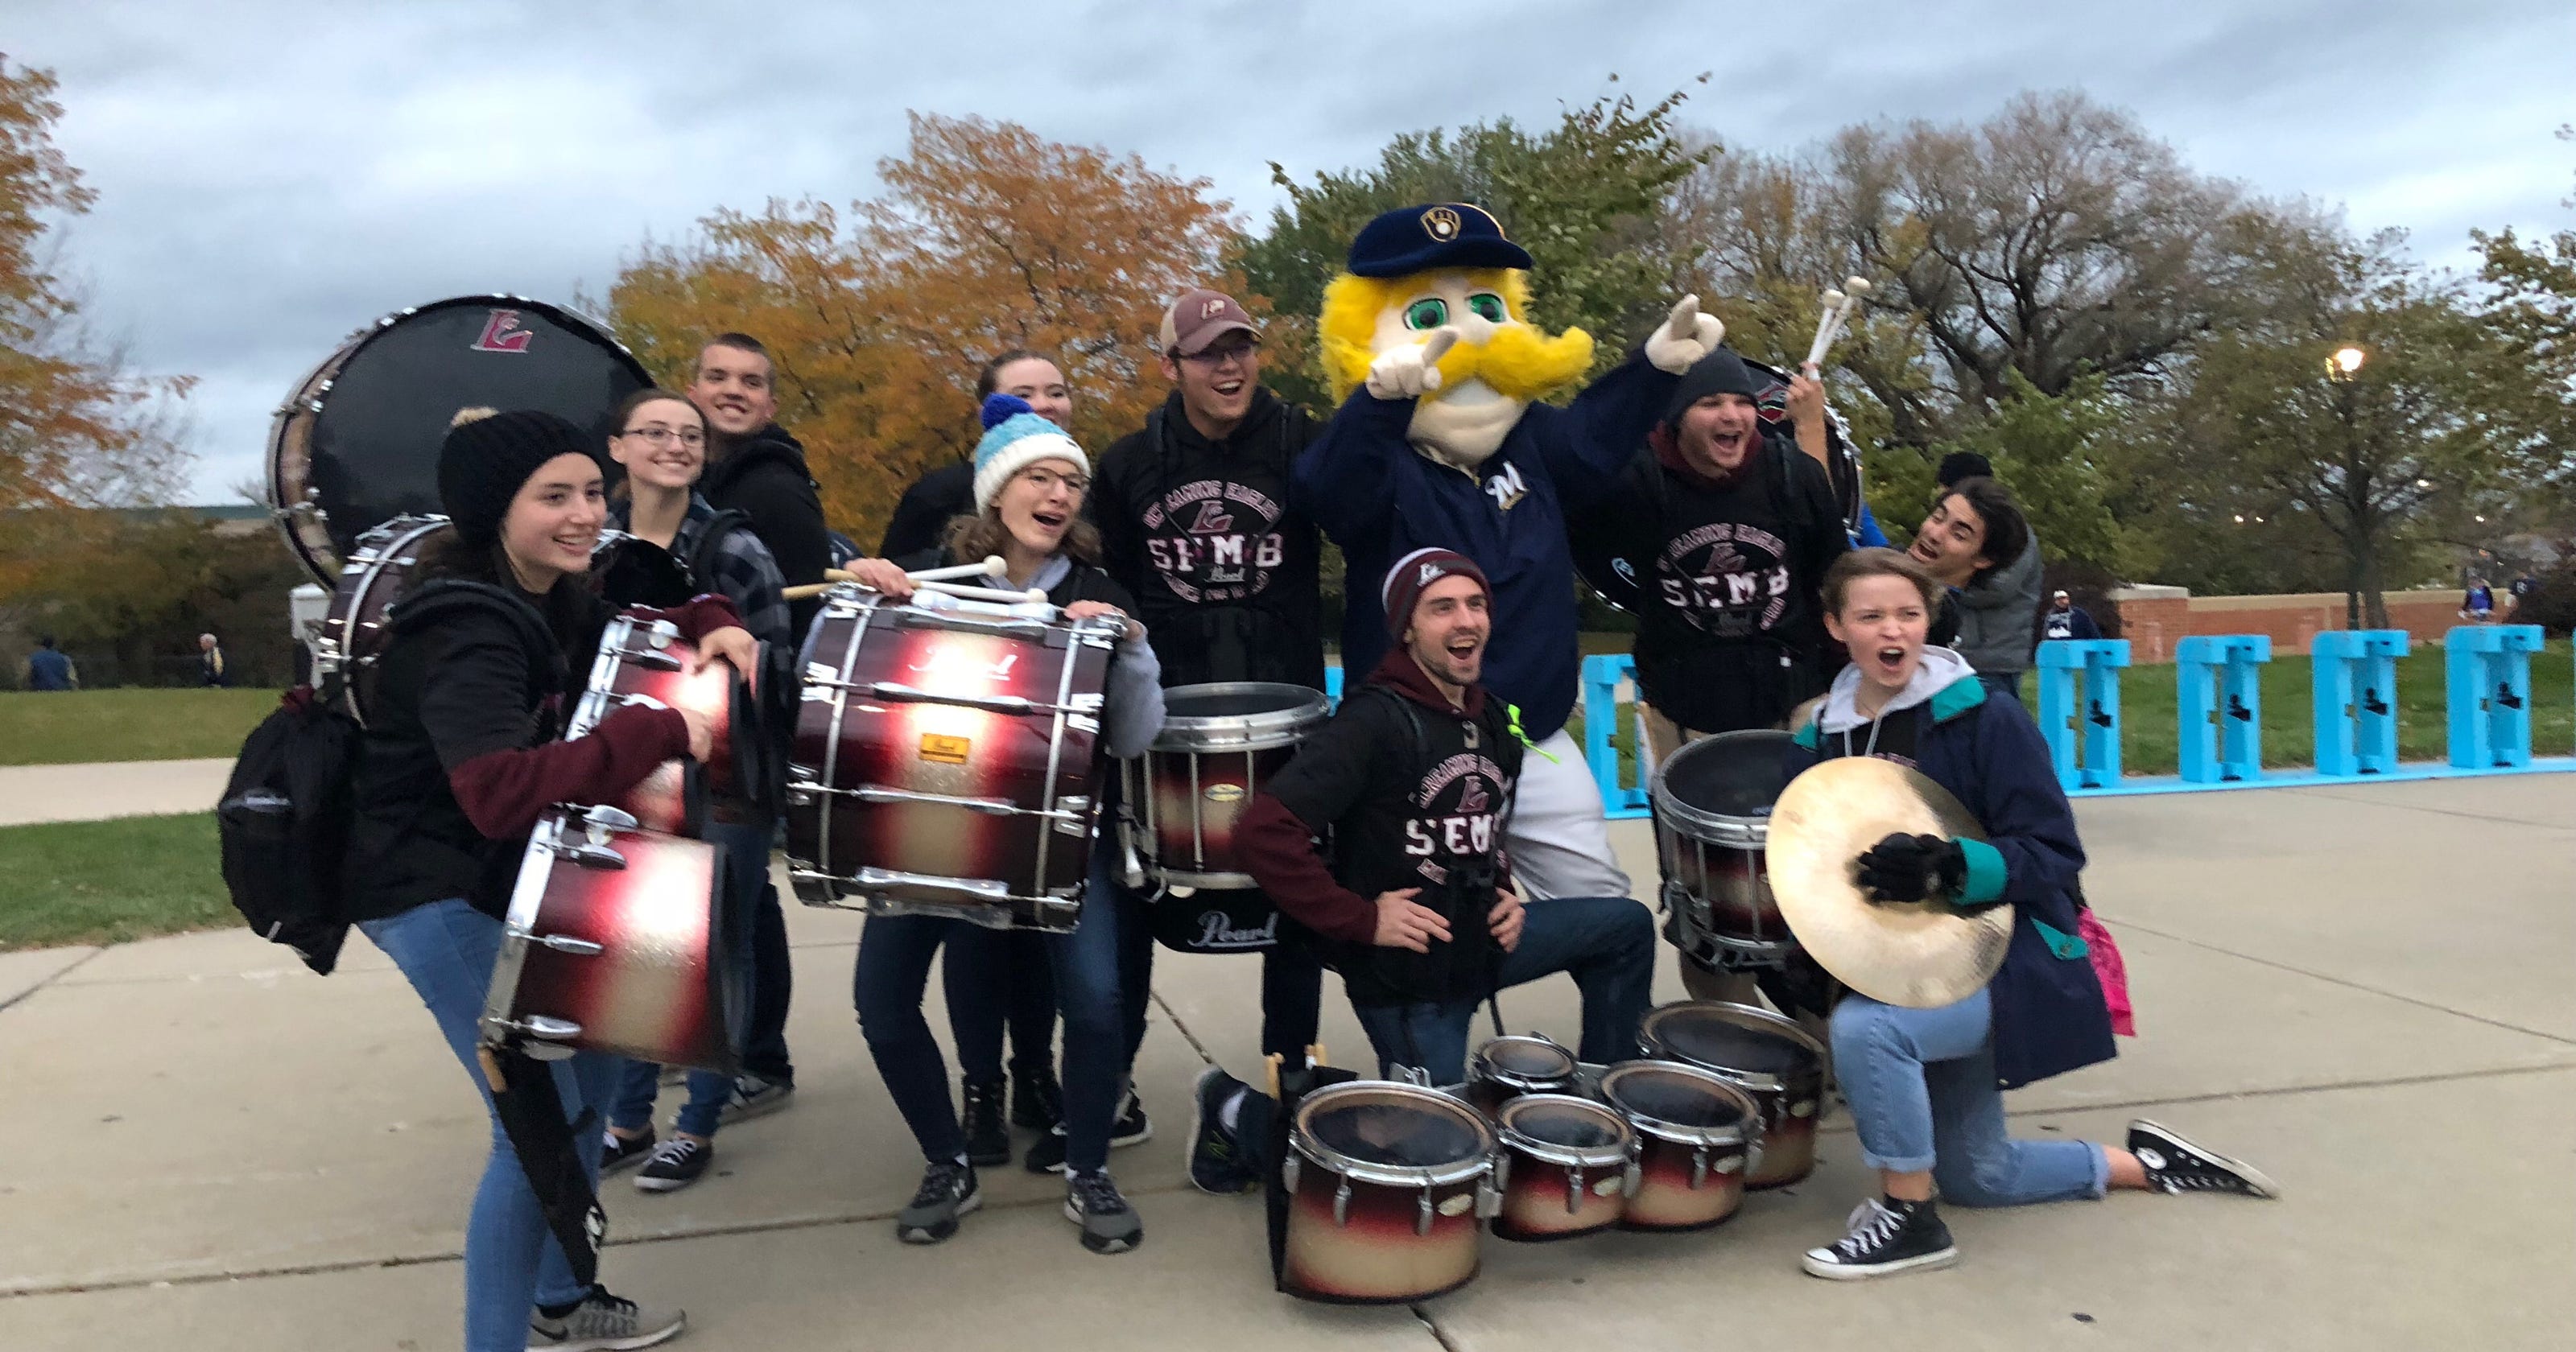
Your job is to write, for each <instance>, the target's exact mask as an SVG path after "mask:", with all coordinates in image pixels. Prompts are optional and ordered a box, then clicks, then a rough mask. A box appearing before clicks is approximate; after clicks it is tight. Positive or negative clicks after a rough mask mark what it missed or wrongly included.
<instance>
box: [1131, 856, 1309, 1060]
mask: <svg viewBox="0 0 2576 1352" xmlns="http://www.w3.org/2000/svg"><path fill="white" fill-rule="evenodd" d="M1112 886H1113V887H1114V889H1115V890H1116V892H1117V894H1118V907H1119V912H1118V990H1119V993H1120V994H1121V995H1122V996H1124V997H1125V1007H1124V1008H1122V1009H1121V1010H1120V1011H1119V1018H1120V1019H1121V1021H1122V1022H1123V1024H1124V1026H1125V1030H1126V1035H1127V1064H1128V1066H1129V1068H1130V1069H1131V1070H1132V1069H1133V1068H1134V1066H1135V1064H1136V1051H1137V1049H1138V1048H1140V1047H1142V1046H1144V1045H1145V1012H1146V1009H1147V1007H1148V1006H1149V1005H1151V1004H1152V1003H1153V999H1154V950H1155V949H1156V948H1158V947H1160V945H1158V944H1156V943H1155V941H1154V915H1153V908H1154V907H1156V906H1177V905H1180V904H1181V903H1179V902H1177V901H1171V900H1168V899H1167V900H1164V901H1159V902H1158V901H1155V900H1154V899H1153V898H1152V897H1151V896H1149V895H1148V894H1146V893H1144V892H1139V891H1137V890H1135V889H1133V888H1131V887H1129V886H1127V885H1126V884H1125V883H1123V882H1113V884H1112ZM1323 1010H1324V965H1323V963H1321V962H1320V961H1318V960H1317V959H1316V957H1315V954H1314V951H1313V950H1312V949H1309V948H1307V947H1306V946H1305V945H1303V944H1300V943H1296V942H1293V941H1291V942H1286V943H1279V944H1274V945H1272V946H1270V947H1268V948H1265V949H1263V950H1261V1054H1262V1055H1264V1056H1268V1055H1270V1054H1271V1053H1273V1052H1276V1053H1278V1054H1279V1055H1281V1056H1287V1057H1295V1056H1300V1055H1303V1054H1304V1052H1305V1050H1306V1048H1307V1047H1309V1046H1311V1045H1313V1043H1314V1041H1315V1038H1316V1035H1317V1026H1318V1024H1320V1023H1321V1021H1322V1018H1323Z"/></svg>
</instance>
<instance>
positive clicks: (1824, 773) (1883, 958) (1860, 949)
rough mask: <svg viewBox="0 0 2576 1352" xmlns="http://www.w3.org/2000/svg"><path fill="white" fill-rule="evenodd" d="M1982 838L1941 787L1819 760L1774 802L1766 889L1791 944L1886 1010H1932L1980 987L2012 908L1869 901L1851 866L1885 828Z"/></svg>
mask: <svg viewBox="0 0 2576 1352" xmlns="http://www.w3.org/2000/svg"><path fill="white" fill-rule="evenodd" d="M1899 831H1901V832H1904V833H1906V834H1909V835H1926V834H1928V835H1937V836H1940V837H1942V838H1944V839H1948V840H1960V839H1967V840H1983V839H1985V834H1986V833H1985V828H1984V827H1982V826H1979V825H1978V824H1977V819H1976V818H1974V817H1971V816H1969V815H1968V810H1967V809H1966V808H1964V807H1962V806H1960V805H1959V800H1958V799H1956V798H1954V797H1951V796H1950V791H1949V790H1947V789H1944V788H1942V787H1941V786H1940V785H1938V784H1935V783H1933V782H1932V781H1931V780H1930V779H1929V778H1926V777H1925V776H1924V775H1923V774H1922V772H1920V771H1917V770H1911V769H1908V768H1906V767H1904V766H1902V765H1898V764H1897V763H1896V762H1894V761H1886V760H1877V759H1873V758H1871V757H1867V756H1845V757H1840V758H1837V759H1834V760H1828V761H1821V762H1819V763H1817V764H1816V765H1815V766H1813V767H1811V768H1809V769H1808V770H1807V771H1806V772H1805V773H1803V774H1801V775H1799V776H1798V777H1797V778H1796V779H1793V780H1790V781H1789V786H1788V787H1787V788H1785V789H1783V790H1781V791H1780V799H1779V801H1778V802H1776V803H1774V804H1773V805H1772V807H1771V822H1770V833H1769V838H1768V844H1767V846H1766V851H1765V853H1766V859H1767V862H1768V865H1769V869H1770V875H1771V893H1772V895H1773V896H1774V897H1775V898H1777V899H1778V901H1779V903H1780V916H1781V918H1782V919H1783V920H1785V921H1787V922H1788V925H1789V931H1790V933H1792V934H1794V935H1796V936H1797V939H1798V944H1799V946H1800V947H1802V948H1804V949H1806V950H1807V952H1808V954H1809V955H1810V956H1812V957H1814V958H1815V960H1816V962H1817V963H1818V964H1819V965H1821V966H1822V967H1823V968H1824V969H1825V970H1826V971H1828V972H1831V973H1833V975H1834V977H1835V979H1837V980H1839V981H1841V982H1842V983H1843V984H1844V985H1846V986H1849V987H1851V988H1852V989H1853V990H1856V991H1859V992H1860V993H1861V994H1863V995H1866V996H1868V997H1870V998H1871V999H1873V1000H1878V1001H1881V1002H1883V1003H1886V1004H1891V1005H1904V1006H1907V1007H1910V1008H1914V1009H1932V1008H1935V1007H1938V1006H1941V1005H1949V1004H1956V1003H1958V1002H1959V1001H1961V1000H1964V999H1966V998H1968V997H1969V996H1971V995H1974V994H1976V993H1977V991H1978V989H1979V988H1980V987H1983V986H1984V985H1985V984H1986V982H1987V981H1988V980H1990V979H1992V978H1993V976H1994V974H1995V969H1996V968H1999V967H2001V966H2003V962H2004V950H2005V949H2006V948H2008V947H2010V946H2011V943H2012V926H2013V908H2012V907H2010V906H1991V907H1987V908H1985V909H1983V910H1978V911H1962V910H1960V909H1959V908H1957V907H1955V906H1953V905H1951V904H1950V903H1948V902H1946V901H1938V900H1935V901H1917V902H1888V903H1881V902H1874V901H1871V900H1870V899H1869V897H1868V895H1867V894H1866V893H1864V892H1863V891H1862V890H1861V887H1860V884H1859V883H1858V882H1857V881H1855V880H1854V877H1853V863H1854V861H1856V860H1858V859H1859V858H1860V856H1861V854H1862V853H1863V852H1865V851H1867V850H1868V849H1869V848H1870V847H1871V846H1873V845H1876V844H1877V843H1878V842H1879V841H1880V840H1881V839H1884V838H1885V837H1886V836H1887V835H1889V834H1890V833H1892V832H1899Z"/></svg>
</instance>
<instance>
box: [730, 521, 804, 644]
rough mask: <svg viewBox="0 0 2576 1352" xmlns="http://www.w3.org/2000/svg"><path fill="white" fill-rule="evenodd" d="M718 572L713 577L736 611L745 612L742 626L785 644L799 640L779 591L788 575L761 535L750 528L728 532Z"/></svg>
mask: <svg viewBox="0 0 2576 1352" xmlns="http://www.w3.org/2000/svg"><path fill="white" fill-rule="evenodd" d="M715 572H716V575H715V577H714V578H713V579H711V580H712V581H713V582H714V583H715V588H716V590H717V591H719V592H721V593H723V594H724V597H725V599H726V600H728V601H731V602H733V608H734V611H735V612H736V613H737V614H739V615H741V616H742V627H743V628H745V629H748V630H750V631H751V636H752V637H753V638H756V639H758V640H760V641H761V642H763V643H771V644H778V645H781V646H784V645H787V644H790V643H793V642H794V641H795V636H794V634H793V633H791V632H790V629H791V626H790V625H789V623H788V619H787V601H786V599H785V598H783V597H781V596H780V595H779V589H780V588H782V587H784V586H786V585H787V582H786V578H785V577H784V576H783V575H782V574H781V573H780V572H779V571H778V561H777V560H776V559H774V558H772V557H770V553H769V547H768V546H767V545H764V544H762V543H761V542H760V537H759V536H757V535H754V534H752V533H751V532H750V531H749V530H747V529H746V530H738V531H734V532H732V533H731V534H728V535H727V536H725V538H724V543H723V545H722V546H721V547H720V548H719V549H718V550H717V551H716V568H715Z"/></svg>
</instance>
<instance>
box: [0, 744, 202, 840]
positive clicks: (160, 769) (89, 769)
mask: <svg viewBox="0 0 2576 1352" xmlns="http://www.w3.org/2000/svg"><path fill="white" fill-rule="evenodd" d="M232 773H233V763H232V760H231V758H230V757H222V758H217V759H211V760H175V761H101V762H97V763H94V764H83V765H0V826H25V825H28V824H30V823H33V822H90V821H103V820H105V819H107V818H109V817H159V816H166V815H169V814H172V813H179V812H212V811H214V810H215V800H216V799H218V798H221V797H223V794H224V781H226V780H228V779H230V778H232Z"/></svg>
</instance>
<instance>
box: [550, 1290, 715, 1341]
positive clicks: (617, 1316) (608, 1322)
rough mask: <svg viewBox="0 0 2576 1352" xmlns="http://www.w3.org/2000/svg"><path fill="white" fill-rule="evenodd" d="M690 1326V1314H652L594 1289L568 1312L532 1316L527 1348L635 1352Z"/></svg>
mask: <svg viewBox="0 0 2576 1352" xmlns="http://www.w3.org/2000/svg"><path fill="white" fill-rule="evenodd" d="M688 1326H689V1316H688V1313H687V1312H686V1311H683V1310H656V1309H650V1308H647V1307H645V1306H642V1305H638V1304H636V1303H635V1302H634V1301H631V1300H626V1299H623V1298H621V1297H618V1296H613V1295H610V1294H609V1293H608V1288H607V1287H604V1286H594V1287H592V1288H590V1294H589V1295H587V1296H584V1297H582V1299H581V1303H580V1304H578V1305H575V1306H573V1307H571V1308H570V1309H564V1310H557V1311H555V1312H553V1313H548V1312H546V1311H545V1310H538V1311H536V1312H535V1313H534V1314H532V1315H531V1316H529V1319H528V1346H529V1347H530V1348H544V1349H546V1350H547V1352H632V1349H634V1348H639V1347H651V1346H653V1345H654V1344H656V1343H663V1342H668V1341H670V1340H671V1339H673V1338H676V1337H678V1336H680V1330H682V1329H685V1328H687V1327H688Z"/></svg>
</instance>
